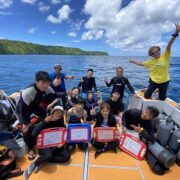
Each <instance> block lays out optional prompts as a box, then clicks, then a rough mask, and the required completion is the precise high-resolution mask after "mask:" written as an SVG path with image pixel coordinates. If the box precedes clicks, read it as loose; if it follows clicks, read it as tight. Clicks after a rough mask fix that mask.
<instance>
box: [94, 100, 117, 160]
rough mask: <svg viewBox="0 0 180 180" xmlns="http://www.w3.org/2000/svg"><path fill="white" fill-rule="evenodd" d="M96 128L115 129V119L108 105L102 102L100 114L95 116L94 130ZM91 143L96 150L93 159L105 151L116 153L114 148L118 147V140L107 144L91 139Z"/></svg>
mask: <svg viewBox="0 0 180 180" xmlns="http://www.w3.org/2000/svg"><path fill="white" fill-rule="evenodd" d="M96 127H115V128H116V127H117V126H116V119H115V118H114V115H113V114H112V113H111V109H110V105H109V104H108V103H106V102H103V103H102V104H101V105H100V112H99V113H98V114H97V115H96V124H95V126H94V128H96ZM91 143H92V145H93V146H94V147H95V148H96V152H95V155H94V157H95V158H96V157H97V156H98V155H100V154H101V153H103V152H105V151H109V150H113V151H114V152H116V147H117V146H118V145H119V141H118V140H116V141H113V142H109V143H102V142H97V141H95V140H94V139H92V140H91Z"/></svg>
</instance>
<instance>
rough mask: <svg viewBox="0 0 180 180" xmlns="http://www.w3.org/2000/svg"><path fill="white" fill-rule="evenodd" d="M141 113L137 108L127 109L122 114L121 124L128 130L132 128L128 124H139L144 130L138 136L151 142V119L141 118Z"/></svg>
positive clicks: (152, 129)
mask: <svg viewBox="0 0 180 180" xmlns="http://www.w3.org/2000/svg"><path fill="white" fill-rule="evenodd" d="M141 113H142V111H141V110H139V109H128V110H127V111H125V112H124V113H123V115H122V125H123V126H124V127H126V128H127V129H130V130H133V128H132V127H131V126H130V125H135V126H138V125H140V127H142V128H144V130H143V131H141V133H140V134H139V136H140V137H143V138H145V139H147V140H148V141H150V142H152V143H153V142H154V141H155V135H154V127H153V123H152V120H144V119H142V118H141Z"/></svg>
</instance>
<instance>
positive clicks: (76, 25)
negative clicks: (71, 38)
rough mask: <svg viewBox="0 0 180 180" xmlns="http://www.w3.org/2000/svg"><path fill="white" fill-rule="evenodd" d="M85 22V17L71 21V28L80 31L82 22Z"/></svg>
mask: <svg viewBox="0 0 180 180" xmlns="http://www.w3.org/2000/svg"><path fill="white" fill-rule="evenodd" d="M84 22H85V20H84V19H81V20H80V19H77V20H76V21H75V22H72V23H71V28H72V29H73V31H79V30H80V29H81V26H82V24H83V23H84Z"/></svg>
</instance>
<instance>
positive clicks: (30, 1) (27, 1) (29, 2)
mask: <svg viewBox="0 0 180 180" xmlns="http://www.w3.org/2000/svg"><path fill="white" fill-rule="evenodd" d="M36 1H37V0H21V2H23V3H27V4H34V3H35V2H36Z"/></svg>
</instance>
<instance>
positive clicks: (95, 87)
mask: <svg viewBox="0 0 180 180" xmlns="http://www.w3.org/2000/svg"><path fill="white" fill-rule="evenodd" d="M93 86H94V89H95V91H97V86H96V80H95V78H94V84H93Z"/></svg>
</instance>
